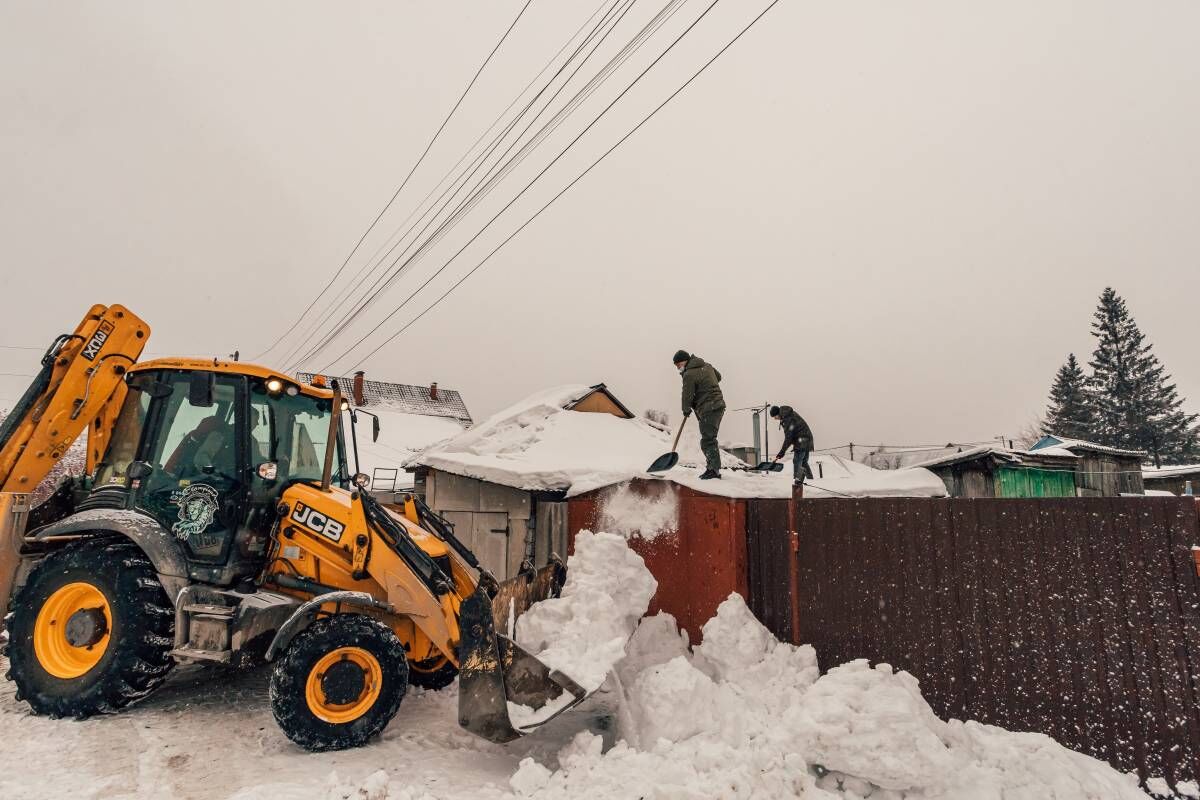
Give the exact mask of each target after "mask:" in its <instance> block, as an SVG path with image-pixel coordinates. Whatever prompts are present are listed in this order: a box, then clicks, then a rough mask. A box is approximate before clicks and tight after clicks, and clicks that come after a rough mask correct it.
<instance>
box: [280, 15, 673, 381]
mask: <svg viewBox="0 0 1200 800" xmlns="http://www.w3.org/2000/svg"><path fill="white" fill-rule="evenodd" d="M682 1H683V0H670V2H668V4H667V5H665V6H664V7H662V10H661V11H660V12H659V13H658V14H655V17H654V18H653V19H652V20H650V22H649V23H647V24H646V25H644V26H643V28H642V29H641V30H640V31H638V32H637V34H636V35H635V36H634V37H632V38H631V40H630V41H629V42H628V43H626V44H625V46H624V47H623V48H622V49H620V52H619V53H618V54H617V55H614V56H613V58H611V59H610V60H608V62H607V64H606V65H605V66H604V67H602V68H601V70H600V71H599V72H598V73H596V74H595V76H593V77H592V79H590V80H588V83H587V84H586V85H584V86H583V88H582V89H581V90H578V91H577V92H576V94H575V96H572V97H571V100H570V101H568V103H566V104H565V106H563V107H562V108H560V109H559V110H558V112H557V113H556V114H554V116H553V118H552V119H551V120H550V121H547V122H546V124H545V125H542V127H541V128H539V131H538V132H536V133H535V134H534V136H533V138H530V139H528V140H526V142H524V144H522V145H521V149H520V150H518V151H517V154H516V155H514V156H511V157H509V154H511V152H512V149H514V148H516V146H517V143H520V142H521V139H522V137H524V134H526V133H528V132H529V128H532V127H533V126H534V124H536V121H538V119H539V118H541V115H542V114H545V113H546V110H548V109H550V108H551V106H553V103H554V101H556V100H557V98H558V96H559V95H560V94H562V92H563V90H564V89H566V86H568V85H570V82H571V80H572V79H574V78H575V76H576V74H578V72H580V70H582V68H583V66H584V65H586V64H587V61H588V60H589V59H590V58H592V55H593V54H594V53H595V52H596V49H599V47H600V46H601V44H602V43H604V41H605V40H607V37H608V36H610V35H611V34H612V31H613V30H616V28H617V25H619V24H620V22H622V19H624V17H625V14H626V13H628V12H629V10H630V8H631V7H632V0H626V5H625V7H624V8H623V10H622V12H620V14H619V16H618V17H617V19H616V20H614V22H613V24H612V26H610V28H608V30H607V31H605V34H604V36H601V37H600V40H599V41H598V42H596V43H595V46H594V47H592V49H590V52H588V54H587V55H584V56H583V59H582V60H581V61H580V64H578V66H576V67H575V70H574V71H572V72H571V74H570V76H568V78H566V79H565V80H564V82H563V84H562V85H560V86H559V88H558V89H557V90H556V91H554V94H553V95H552V96H551V97H550V100H547V101H546V104H545V106H544V107H542V108H541V109H540V110H539V112H538V113H536V114H534V115H533V118H532V119H530V120H529V122H528V124H527V125H526V127H524V128H523V130H522V131H521V133H518V134H517V136H516V138H515V139H514V140H512V142H511V143H510V144H509V146H508V148H506V149H505V151H504V152H503V154H502V155H500V157H499V158H498V160H497V161H496V162H494V163H493V164H492V166H491V167H488V169H487V173H486V174H485V175H484V178H482V179H480V181H479V182H478V184H475V186H474V187H473V188H472V190H470V192H469V193H468V196H467V197H466V198H463V199H462V200H461V201H460V203H458V204H457V206H456V207H455V209H454V211H452V212H451V213H450V216H449V217H446V218H445V219H443V221H442V222H440V223H439V224H438V227H437V229H436V230H434V231H433V233H432V234H430V236H428V237H426V239H425V240H424V241H422V242H421V245H420V246H419V247H418V249H416V251H415V252H413V253H412V254H410V255H408V257H407V258H404V257H406V254H408V253H409V251H410V249H412V247H413V245H414V243H415V240H414V242H412V243H409V246H408V247H406V248H404V251H403V252H402V253H401V254H400V255H397V257H396V258H395V259H394V260H392V261H391V264H389V266H388V269H391V267H396V269H394V270H392V271H391V272H390V273H389V275H386V276H380V277H378V278H377V279H376V282H374V284H373V285H372V287H371V288H370V289H367V290H366V291H365V293H364V294H362V295H361V296H360V297H359V300H358V301H356V305H355V308H354V309H353V311H352V312H350V313H349V314H347V315H346V317H344V319H343V320H342V321H341V323H340V324H338V325H336V326H335V327H334V330H332V331H331V332H330V333H329V336H328V337H326V338H325V341H324V342H320V343H319V344H317V345H316V347H313V348H312V349H311V350H308V351H307V353H306V354H305V355H304V356H302V359H301V360H306V359H310V357H313V356H314V355H316V354H318V353H320V351H322V350H323V349H324V348H325V347H328V345H329V344H330V343H331V342H332V341H334V339H336V338H337V337H338V336H341V335H342V333H343V332H344V331H346V330H347V327H348V326H349V325H350V324H352V323H353V321H354V319H356V318H358V315H359V314H360V313H362V312H364V311H366V309H367V308H370V307H371V305H373V303H374V301H376V300H377V299H378V296H379V294H378V293H376V290H377V289H380V288H382V287H386V285H388V284H390V283H392V282H394V281H395V279H396V278H397V277H398V276H400V275H401V273H402V272H403V271H404V270H407V269H408V267H409V266H410V265H412V264H413V261H415V260H418V259H420V258H422V257H424V255H425V254H426V253H427V252H428V251H430V248H432V247H433V246H436V245H437V243H438V242H439V241H440V240H442V239H443V237H444V236H445V235H446V234H448V233H449V231H450V230H451V229H452V228H454V227H455V225H457V224H458V223H460V222H461V221H462V219H463V218H464V217H466V215H467V213H469V212H470V211H472V210H473V209H474V207H475V206H476V205H478V204H479V203H480V201H481V200H482V199H484V198H485V197H487V194H490V193H491V192H492V190H494V188H496V187H497V186H498V185H499V182H500V181H502V180H503V179H504V178H506V176H508V175H509V174H510V173H511V172H512V170H514V169H515V168H516V167H517V166H520V164H521V163H523V162H524V160H526V158H527V157H528V156H529V155H530V154H532V152H533V150H534V149H535V148H536V146H538V145H540V144H541V143H542V142H544V140H545V138H546V137H548V136H550V134H551V133H553V132H554V131H556V130H557V128H558V127H559V126H560V125H562V124H563V121H564V120H565V119H566V118H568V115H570V113H571V112H574V110H575V109H576V108H577V107H578V104H580V103H582V102H583V101H584V100H587V97H590V95H592V92H594V91H595V90H596V88H598V86H599V85H600V84H601V83H604V82H605V80H606V79H607V78H608V77H610V76H611V73H612V71H613V70H616V68H617V67H618V66H619V65H622V64H624V61H625V60H628V59H629V56H630V55H631V54H632V53H634V52H636V50H637V49H640V48H641V47H642V44H644V42H646V40H647V37H649V36H650V35H653V32H654V31H656V30H658V28H659V26H660V25H661V24H662V22H664V19H665V18H668V17H670V16H673V13H674V11H676V10H677V8H678V4H679V2H682ZM618 5H619V4H618ZM616 7H617V6H613V10H616ZM611 11H612V10H611ZM611 11H610V13H611ZM668 12H670V13H668ZM606 17H607V14H606ZM604 24H605V20H602V22H601V26H602V25H604ZM586 44H587V42H583V43H582V44H581V47H580V48H578V49H577V50H576V53H575V54H574V55H577V54H578V53H580V52H582V49H583V47H584V46H586ZM574 55H572V59H574ZM570 61H571V59H569V60H568V62H565V64H563V66H562V67H560V68H559V71H558V73H556V76H554V77H553V78H551V80H550V82H548V83H547V85H546V86H545V88H542V91H541V92H539V95H538V97H540V96H541V94H542V92H545V90H546V89H548V88H550V85H552V84H553V82H554V80H556V79H557V78H558V76H559V74H562V72H563V70H565V68H566V67H568V66H569V65H570ZM538 97H534V98H533V101H530V103H529V104H527V106H526V109H523V110H522V114H520V115H518V116H517V118H516V119H514V121H512V125H510V126H509V130H511V128H512V126H515V124H516V122H518V121H520V119H521V116H523V115H524V112H528V109H529V108H530V107H532V106H533V103H534V102H536V100H538ZM505 133H506V132H505ZM502 138H503V137H502ZM498 144H499V142H497V143H496V145H497V146H498ZM492 150H494V146H493V148H492ZM488 155H490V154H488ZM505 158H508V160H506V161H505ZM482 166H484V162H479V163H478V164H476V166H475V168H474V169H473V170H472V174H470V175H468V176H467V180H468V181H469V180H470V178H473V176H474V174H475V173H476V172H478V170H479V168H480V167H482ZM535 180H536V179H535ZM464 186H466V184H463V185H462V186H460V187H458V188H457V190H456V191H455V194H457V193H458V192H460V191H461V190H462V188H463V187H464ZM526 188H528V187H526ZM517 197H520V194H518V196H517ZM515 199H516V198H514V200H515ZM452 200H454V197H451V198H450V200H448V201H446V203H445V204H443V206H442V207H440V209H439V210H438V211H437V213H434V217H433V218H431V219H430V221H428V222H427V223H426V224H425V225H424V227H422V229H421V230H420V233H419V234H418V236H420V235H422V234H425V231H426V230H428V228H430V225H432V224H433V222H434V221H436V219H437V217H438V215H440V213H442V211H444V210H445V209H446V206H449V205H450V203H451V201H452ZM494 221H496V219H494V218H493V219H491V221H488V222H487V223H486V224H485V225H484V228H482V229H480V230H479V231H478V233H476V235H475V236H474V239H478V236H479V235H480V234H482V233H484V231H485V230H486V229H487V228H488V227H490V225H491V224H492V222H494ZM401 259H403V263H400V261H401ZM451 260H452V259H451ZM397 264H400V266H396V265H397Z"/></svg>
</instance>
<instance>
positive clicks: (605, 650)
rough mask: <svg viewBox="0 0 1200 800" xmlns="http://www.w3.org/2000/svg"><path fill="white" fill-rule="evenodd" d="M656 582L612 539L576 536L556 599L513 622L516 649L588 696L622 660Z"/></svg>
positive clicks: (609, 536) (622, 544)
mask: <svg viewBox="0 0 1200 800" xmlns="http://www.w3.org/2000/svg"><path fill="white" fill-rule="evenodd" d="M657 589H658V582H657V581H655V580H654V577H653V576H652V575H651V574H650V571H649V570H648V569H646V564H645V562H644V561H642V557H641V556H639V555H638V554H637V553H635V552H633V551H632V550H630V549H629V547H628V546H627V545H626V543H625V539H624V538H623V537H621V536H617V535H616V534H612V533H592V532H590V531H580V532H579V534H578V535H577V536H576V537H575V552H574V553H573V554H572V555H571V557H570V558H569V559H568V560H567V581H566V583H565V584H564V585H563V589H562V594H561V595H560V596H559V597H555V598H551V599H549V600H543V601H542V602H540V603H538V604H537V605H535V606H533V607H532V608H530V609H529V610H528V611H527V612H525V613H524V614H522V615H521V617H520V618H519V619H518V620H517V637H516V641H517V644H519V645H521V646H522V647H524V648H525V649H526V650H528V651H529V652H530V653H532V654H533V655H535V656H537V657H538V658H539V659H541V660H542V662H544V663H545V664H546V665H547V666H549V667H551V668H552V669H557V670H558V671H560V672H562V673H563V674H564V675H567V676H569V677H570V678H571V679H572V680H574V681H575V682H576V683H578V684H579V685H580V686H582V687H583V688H584V690H586V691H588V692H591V691H595V690H596V689H598V688H599V687H600V684H601V683H603V682H604V678H605V677H606V676H607V675H608V673H609V672H610V671H611V670H612V668H613V665H614V664H616V663H617V662H618V661H620V660H621V657H622V656H624V654H625V643H626V642H627V641H628V640H629V637H630V635H631V634H632V633H633V632H634V629H635V628H636V627H637V624H638V620H639V619H640V618H641V616H642V615H643V614H645V613H646V608H647V607H648V606H649V605H650V598H651V597H653V596H654V592H655V591H656V590H657Z"/></svg>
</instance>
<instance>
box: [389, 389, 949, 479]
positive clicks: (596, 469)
mask: <svg viewBox="0 0 1200 800" xmlns="http://www.w3.org/2000/svg"><path fill="white" fill-rule="evenodd" d="M593 390H594V387H592V386H587V385H584V384H574V385H569V386H558V387H555V388H552V389H548V390H546V391H543V392H538V393H537V394H534V395H531V396H530V397H527V398H525V399H524V400H522V401H520V402H519V403H515V404H514V405H512V406H510V407H508V408H506V409H504V410H503V411H500V412H499V413H497V414H495V415H493V416H492V417H490V418H489V419H487V420H484V421H483V422H481V423H479V424H478V425H476V426H475V427H473V428H471V429H469V430H467V431H464V432H463V433H461V434H459V435H458V436H455V437H453V438H451V439H448V440H447V441H444V442H441V443H439V444H436V445H434V446H432V447H430V448H429V449H427V450H425V451H424V452H422V453H420V454H419V455H417V456H416V457H415V458H412V459H410V460H409V461H408V462H407V464H406V466H408V467H417V466H424V467H430V468H433V469H437V470H441V471H443V472H449V473H453V474H456V475H464V476H466V477H470V478H477V479H479V480H484V481H488V482H491V483H498V484H502V485H504V486H512V487H514V488H517V489H524V490H527V491H538V490H546V491H562V492H565V493H566V495H567V496H575V495H579V494H584V493H586V492H589V491H592V490H594V489H599V488H602V487H605V486H610V485H612V484H616V483H622V482H624V481H628V480H631V479H633V478H659V479H665V480H670V481H673V482H675V483H678V484H681V485H683V486H688V487H690V488H693V489H696V490H697V491H701V492H705V493H707V494H715V495H720V496H725V497H790V496H791V484H792V478H791V470H790V467H791V464H790V462H789V463H788V465H787V466H788V469H786V470H785V471H784V472H782V473H767V474H758V473H747V472H737V471H733V470H732V469H731V468H733V467H743V468H744V467H745V466H746V464H745V463H744V462H742V461H741V460H739V459H737V458H735V457H733V456H732V455H729V454H727V453H726V454H723V455H722V464H723V466H724V467H726V470H725V472H724V478H723V480H719V481H700V480H699V471H700V470H702V469H703V466H704V457H703V455H702V454H701V452H700V434H699V431H698V429H697V427H696V423H695V421H689V422H688V423H687V427H686V428H685V429H684V432H683V436H682V437H681V438H680V442H679V466H677V467H675V468H674V469H672V470H670V471H669V472H665V473H660V474H657V475H650V474H647V473H646V468H647V467H648V466H650V464H651V462H653V461H654V459H655V458H657V457H658V456H660V455H662V454H663V453H665V452H667V451H669V450H670V449H671V441H672V439H673V438H674V437H673V434H672V432H670V431H664V430H661V429H660V428H658V427H656V426H655V425H653V424H651V423H649V422H647V421H646V420H644V419H640V418H636V417H635V418H633V419H624V418H620V417H617V416H614V415H612V414H603V413H587V412H579V411H572V410H571V409H570V407H571V406H572V405H574V404H575V403H576V402H578V401H579V400H580V399H581V398H583V397H585V396H587V394H589V393H590V392H592V391H593ZM818 465H820V466H818ZM812 468H813V472H814V474H816V473H821V474H822V477H819V478H818V479H817V480H815V481H812V482H810V484H809V485H807V486H806V487H805V494H806V496H811V497H821V496H842V495H848V496H854V497H863V496H893V497H894V496H919V497H930V496H939V497H940V496H944V495H945V493H946V489H945V486H944V485H943V483H942V481H941V480H940V479H939V478H938V477H937V476H936V475H934V474H933V473H931V472H929V471H927V470H923V469H922V470H912V469H905V470H894V471H884V470H876V469H872V468H870V467H867V466H864V465H862V464H856V463H854V462H850V461H845V460H843V459H840V458H837V457H836V456H825V455H818V456H814V458H813V460H812Z"/></svg>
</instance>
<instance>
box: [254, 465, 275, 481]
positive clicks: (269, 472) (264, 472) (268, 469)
mask: <svg viewBox="0 0 1200 800" xmlns="http://www.w3.org/2000/svg"><path fill="white" fill-rule="evenodd" d="M255 471H256V472H257V473H258V477H260V478H262V479H263V480H264V481H273V480H275V479H276V478H277V477H279V465H278V464H276V463H275V462H274V461H264V462H263V463H261V464H259V465H258V469H257V470H255Z"/></svg>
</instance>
